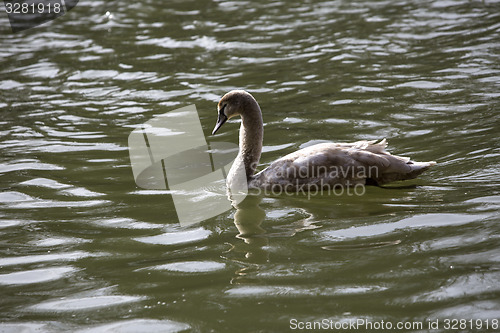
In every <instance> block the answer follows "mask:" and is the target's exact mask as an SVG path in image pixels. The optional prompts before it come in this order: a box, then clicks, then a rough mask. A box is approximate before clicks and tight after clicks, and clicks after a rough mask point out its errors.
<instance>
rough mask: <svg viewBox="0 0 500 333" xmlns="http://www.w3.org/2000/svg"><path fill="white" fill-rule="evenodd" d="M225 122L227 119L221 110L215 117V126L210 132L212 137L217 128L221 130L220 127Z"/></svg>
mask: <svg viewBox="0 0 500 333" xmlns="http://www.w3.org/2000/svg"><path fill="white" fill-rule="evenodd" d="M226 120H227V117H226V115H225V114H224V108H222V109H220V110H219V116H218V117H217V124H215V128H214V130H213V131H212V135H214V134H215V133H216V132H217V131H218V130H219V128H221V126H222V125H224V123H225V122H226Z"/></svg>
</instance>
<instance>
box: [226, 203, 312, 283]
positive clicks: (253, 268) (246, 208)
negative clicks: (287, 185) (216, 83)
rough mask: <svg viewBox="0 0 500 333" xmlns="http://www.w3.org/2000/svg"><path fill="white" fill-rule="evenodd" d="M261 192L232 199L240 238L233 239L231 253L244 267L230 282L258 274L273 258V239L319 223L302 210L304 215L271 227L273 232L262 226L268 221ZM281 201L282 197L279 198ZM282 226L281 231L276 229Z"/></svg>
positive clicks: (237, 281) (235, 260) (238, 281)
mask: <svg viewBox="0 0 500 333" xmlns="http://www.w3.org/2000/svg"><path fill="white" fill-rule="evenodd" d="M262 199H263V196H262V195H254V194H250V193H249V195H248V196H247V197H246V198H245V199H244V200H243V201H242V202H240V203H235V202H234V201H233V207H234V208H235V209H236V212H235V213H234V225H235V226H236V228H237V229H238V232H239V233H238V235H236V238H237V239H238V240H237V241H236V242H232V244H231V249H229V251H228V253H232V255H236V256H237V257H239V258H238V259H236V258H234V257H233V258H231V260H232V261H233V262H235V263H237V264H238V265H240V266H243V267H242V268H240V269H238V270H237V271H236V272H235V277H234V278H233V279H232V281H231V283H238V284H239V283H244V282H247V281H249V280H251V279H252V278H251V277H250V276H255V274H253V273H255V272H258V271H259V269H260V267H261V266H262V265H264V264H266V263H268V262H269V261H270V258H269V257H270V245H272V244H270V240H271V239H272V238H277V237H280V238H281V237H293V236H294V235H295V234H296V233H297V232H300V231H304V230H310V229H315V228H317V227H318V226H317V225H315V224H314V222H313V221H314V218H313V215H312V214H310V213H308V212H307V211H305V210H304V211H302V210H301V211H302V213H303V214H304V215H305V218H303V219H299V220H297V221H295V222H292V223H289V224H286V225H285V226H283V225H281V226H279V225H274V226H269V227H270V228H272V229H275V230H274V231H273V232H268V231H267V230H266V229H264V228H263V227H262V224H263V222H264V221H265V220H266V211H265V210H264V209H263V208H261V207H260V204H261V203H262ZM278 200H283V199H282V198H279V199H278ZM276 229H279V230H276Z"/></svg>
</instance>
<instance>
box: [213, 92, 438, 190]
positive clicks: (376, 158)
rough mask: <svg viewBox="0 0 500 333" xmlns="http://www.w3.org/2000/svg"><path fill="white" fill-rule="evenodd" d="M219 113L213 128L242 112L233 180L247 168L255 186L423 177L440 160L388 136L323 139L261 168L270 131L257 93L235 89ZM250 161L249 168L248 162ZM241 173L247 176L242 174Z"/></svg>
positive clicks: (229, 178) (294, 187)
mask: <svg viewBox="0 0 500 333" xmlns="http://www.w3.org/2000/svg"><path fill="white" fill-rule="evenodd" d="M218 110H219V117H218V120H217V124H216V126H215V128H214V131H213V133H212V134H215V132H217V130H218V129H219V128H220V127H221V126H222V125H223V124H224V123H225V121H226V120H227V119H229V118H231V117H234V116H237V115H240V116H241V118H242V122H241V127H240V142H239V146H240V150H239V153H238V156H237V157H236V160H235V161H234V163H233V165H232V167H231V170H230V171H229V173H228V176H227V182H228V184H229V185H230V184H231V182H233V181H235V179H237V175H236V173H237V172H238V170H245V173H246V179H247V182H248V186H249V187H250V188H261V189H273V188H276V187H280V188H281V190H291V191H293V190H295V191H303V190H312V189H315V190H318V189H319V188H325V187H329V188H332V187H335V186H355V185H357V184H362V185H364V184H378V185H380V184H385V183H388V182H392V181H397V180H406V179H412V178H415V177H417V176H418V175H419V174H421V173H422V172H424V171H425V170H427V169H428V168H429V167H431V166H432V165H434V164H435V162H413V161H411V160H410V159H409V158H407V157H400V156H395V155H391V154H390V153H388V152H387V151H386V150H385V147H386V146H387V142H386V140H385V139H384V140H382V141H380V142H377V141H357V142H354V143H320V144H316V145H313V146H309V147H306V148H303V149H300V150H298V151H296V152H293V153H291V154H288V155H286V156H284V157H281V158H279V159H277V160H276V161H274V162H272V163H271V164H270V165H269V166H268V167H267V168H265V169H264V170H262V171H260V172H259V173H257V174H254V173H255V169H256V166H257V164H258V163H259V159H260V154H261V151H262V139H263V136H264V130H263V121H262V112H261V110H260V107H259V104H258V103H257V101H256V100H255V99H254V98H253V96H252V95H250V94H249V93H247V92H246V91H243V90H233V91H231V92H229V93H227V94H226V95H224V96H223V97H222V99H221V100H220V101H219V104H218ZM242 167H244V169H243V168H242ZM240 179H241V178H240Z"/></svg>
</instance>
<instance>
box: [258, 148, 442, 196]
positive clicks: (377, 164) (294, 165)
mask: <svg viewBox="0 0 500 333" xmlns="http://www.w3.org/2000/svg"><path fill="white" fill-rule="evenodd" d="M386 146H387V141H386V140H385V139H384V140H382V141H380V142H377V141H358V142H354V143H322V144H317V145H314V146H310V147H307V148H304V149H301V150H298V151H296V152H294V153H291V154H288V155H286V156H284V157H282V158H280V159H278V160H276V161H274V162H273V163H271V165H269V167H268V168H266V169H265V170H263V171H261V172H260V173H259V174H257V175H255V177H254V182H255V184H257V183H260V184H263V185H281V186H292V185H293V186H302V185H306V184H329V185H334V184H348V185H349V184H350V185H355V184H357V183H362V184H364V183H365V181H366V179H367V178H371V179H373V180H375V181H377V182H378V183H386V182H389V181H394V180H402V179H409V178H415V177H416V176H417V175H418V174H420V173H421V172H423V171H425V170H426V169H427V168H429V167H430V166H431V165H433V164H435V162H422V163H419V162H412V161H411V160H410V159H409V158H408V157H401V156H395V155H391V154H390V153H389V152H387V151H386V150H385V148H386Z"/></svg>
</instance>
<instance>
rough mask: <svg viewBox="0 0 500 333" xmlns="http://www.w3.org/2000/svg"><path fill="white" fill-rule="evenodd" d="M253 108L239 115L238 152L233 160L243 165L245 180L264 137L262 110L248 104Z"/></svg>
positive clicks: (250, 172) (249, 173) (253, 165)
mask: <svg viewBox="0 0 500 333" xmlns="http://www.w3.org/2000/svg"><path fill="white" fill-rule="evenodd" d="M250 107H251V108H252V109H253V110H248V112H244V113H242V115H241V127H240V152H239V153H238V157H237V158H236V161H235V162H240V163H243V164H244V166H245V171H246V176H247V180H250V178H251V177H252V176H253V174H254V172H255V169H256V167H257V164H258V163H259V160H260V153H261V152H262V139H263V138H264V125H263V123H262V112H261V111H260V107H259V105H258V104H257V102H255V104H253V105H250Z"/></svg>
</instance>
